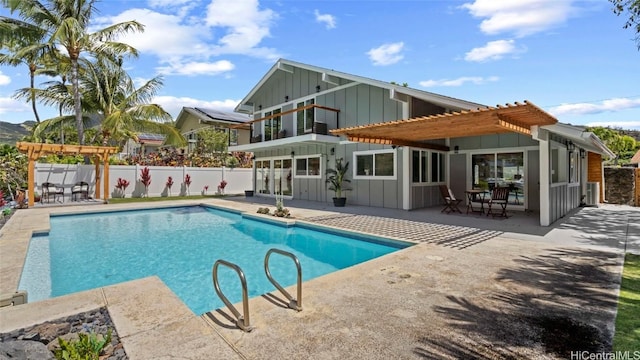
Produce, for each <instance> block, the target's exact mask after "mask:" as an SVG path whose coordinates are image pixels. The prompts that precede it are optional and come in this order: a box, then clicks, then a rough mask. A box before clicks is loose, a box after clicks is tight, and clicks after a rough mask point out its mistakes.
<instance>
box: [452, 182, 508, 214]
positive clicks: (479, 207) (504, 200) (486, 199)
mask: <svg viewBox="0 0 640 360" xmlns="http://www.w3.org/2000/svg"><path fill="white" fill-rule="evenodd" d="M510 191H511V189H510V188H509V187H494V188H493V189H492V190H491V191H486V190H482V189H468V190H466V191H465V194H466V196H467V212H466V213H467V214H469V213H472V214H473V213H480V214H484V213H485V204H486V205H487V209H486V214H487V216H489V215H492V216H493V217H496V216H499V217H503V218H508V217H509V216H508V215H507V205H508V203H509V193H510ZM440 194H441V195H442V199H443V201H444V203H445V207H444V208H443V209H442V212H444V213H447V214H449V213H451V212H458V213H460V214H462V211H460V208H459V207H458V206H459V204H460V203H461V202H462V201H463V199H459V198H456V196H455V195H454V194H453V191H451V189H450V188H449V187H448V186H447V185H440ZM474 204H476V205H475V206H474Z"/></svg>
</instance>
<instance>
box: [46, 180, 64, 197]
mask: <svg viewBox="0 0 640 360" xmlns="http://www.w3.org/2000/svg"><path fill="white" fill-rule="evenodd" d="M52 196H53V201H54V202H55V201H57V200H58V196H62V202H64V188H63V187H62V186H59V185H56V184H54V183H50V182H45V183H42V201H44V199H47V202H51V197H52Z"/></svg>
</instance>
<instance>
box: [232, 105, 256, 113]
mask: <svg viewBox="0 0 640 360" xmlns="http://www.w3.org/2000/svg"><path fill="white" fill-rule="evenodd" d="M235 111H236V112H239V113H243V114H253V103H244V104H243V103H240V104H238V106H236V109H235Z"/></svg>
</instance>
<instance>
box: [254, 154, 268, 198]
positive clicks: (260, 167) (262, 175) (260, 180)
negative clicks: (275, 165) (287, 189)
mask: <svg viewBox="0 0 640 360" xmlns="http://www.w3.org/2000/svg"><path fill="white" fill-rule="evenodd" d="M271 177H272V175H271V161H270V160H260V161H256V190H258V192H259V193H260V194H271V184H270V183H269V180H270V179H271Z"/></svg>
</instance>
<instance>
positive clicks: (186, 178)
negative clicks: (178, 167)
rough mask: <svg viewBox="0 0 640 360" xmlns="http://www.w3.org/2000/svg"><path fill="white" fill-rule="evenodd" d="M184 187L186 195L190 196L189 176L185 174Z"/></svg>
mask: <svg viewBox="0 0 640 360" xmlns="http://www.w3.org/2000/svg"><path fill="white" fill-rule="evenodd" d="M184 185H185V186H186V187H187V195H191V194H190V193H189V186H191V175H189V174H186V175H185V176H184Z"/></svg>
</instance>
